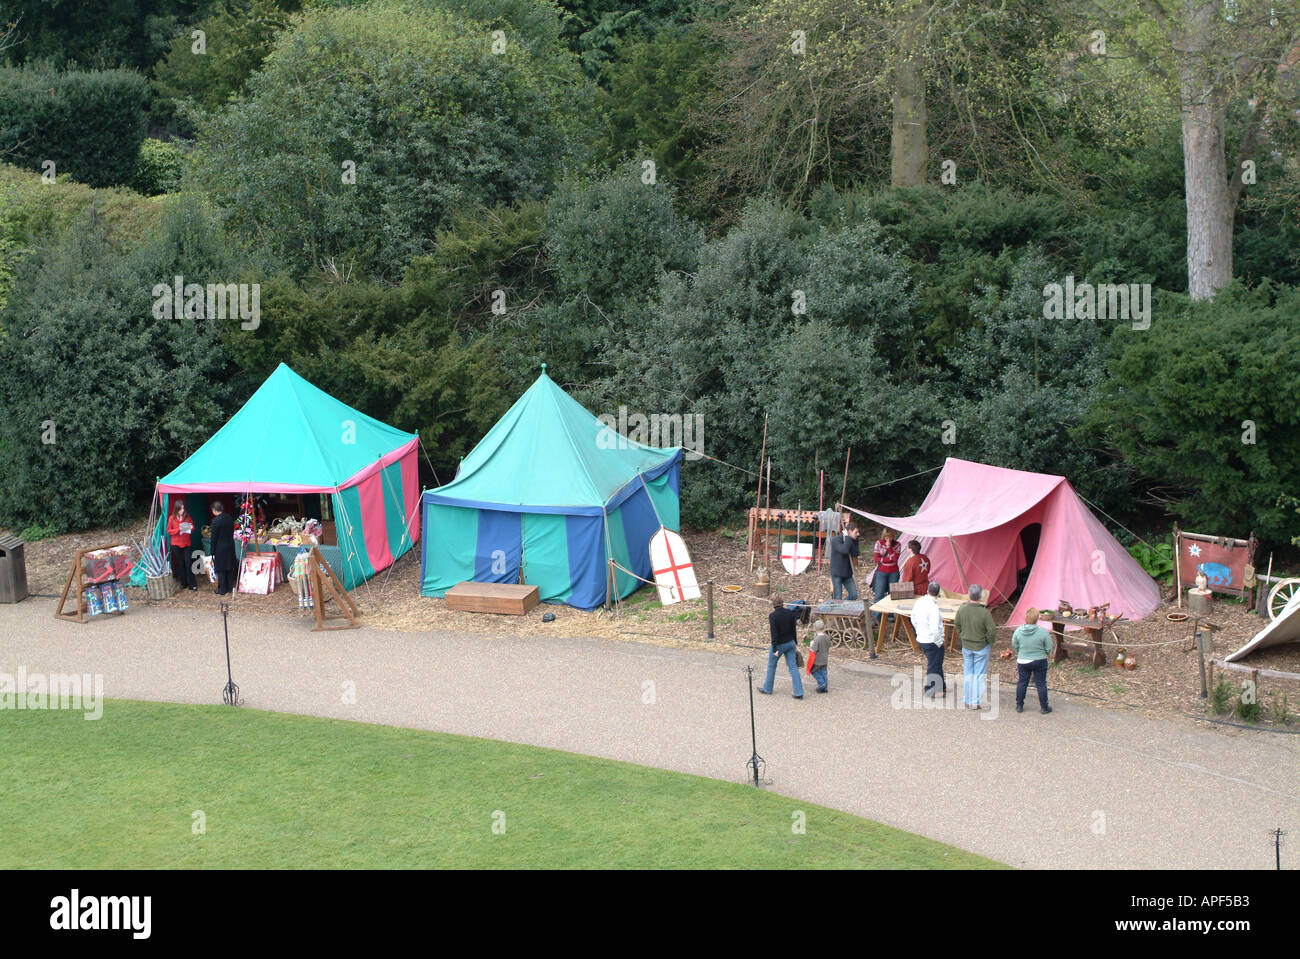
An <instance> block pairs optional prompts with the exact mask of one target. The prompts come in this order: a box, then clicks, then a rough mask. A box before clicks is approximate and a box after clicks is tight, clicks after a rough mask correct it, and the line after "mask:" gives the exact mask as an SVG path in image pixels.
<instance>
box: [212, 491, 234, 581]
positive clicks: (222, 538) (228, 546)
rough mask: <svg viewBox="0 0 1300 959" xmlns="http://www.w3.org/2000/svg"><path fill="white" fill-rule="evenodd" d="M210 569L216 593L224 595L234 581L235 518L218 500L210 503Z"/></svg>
mask: <svg viewBox="0 0 1300 959" xmlns="http://www.w3.org/2000/svg"><path fill="white" fill-rule="evenodd" d="M211 533H212V569H213V571H215V572H216V574H217V595H218V596H225V595H227V594H229V593H230V592H231V590H233V589H234V582H235V518H234V517H233V516H231V515H230V514H229V513H227V512H226V508H225V507H224V506H222V505H221V503H220V501H218V502H215V503H213V504H212V527H211Z"/></svg>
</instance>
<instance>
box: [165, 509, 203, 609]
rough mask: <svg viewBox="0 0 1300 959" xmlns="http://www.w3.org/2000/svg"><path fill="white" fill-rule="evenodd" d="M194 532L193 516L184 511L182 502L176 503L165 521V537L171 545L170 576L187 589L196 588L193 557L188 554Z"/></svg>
mask: <svg viewBox="0 0 1300 959" xmlns="http://www.w3.org/2000/svg"><path fill="white" fill-rule="evenodd" d="M193 532H194V517H192V516H190V514H189V513H187V512H186V511H185V504H184V503H183V502H180V503H177V504H176V512H175V513H174V514H173V515H172V518H171V519H169V520H168V521H167V539H168V541H169V542H170V543H171V547H172V576H174V577H175V578H176V580H177V581H178V582H179V583H180V584H181V585H182V586H184V587H186V588H187V589H198V588H199V587H198V585H197V584H196V583H195V582H194V566H193V557H192V556H191V555H190V553H191V549H190V536H191V534H193Z"/></svg>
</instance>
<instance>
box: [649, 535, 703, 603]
mask: <svg viewBox="0 0 1300 959" xmlns="http://www.w3.org/2000/svg"><path fill="white" fill-rule="evenodd" d="M650 568H651V569H652V570H654V577H655V586H657V587H658V588H659V602H660V603H662V604H663V605H665V606H671V605H672V604H673V603H680V602H681V601H682V600H684V599H699V597H700V586H699V584H698V583H697V582H695V567H694V566H692V565H691V554H690V553H689V552H687V551H686V544H685V543H684V542H682V538H681V537H680V536H678V535H677V534H676V533H674V532H673V531H672V530H670V529H665V528H664V527H662V526H661V527H659V532H657V533H655V534H654V535H653V536H651V537H650Z"/></svg>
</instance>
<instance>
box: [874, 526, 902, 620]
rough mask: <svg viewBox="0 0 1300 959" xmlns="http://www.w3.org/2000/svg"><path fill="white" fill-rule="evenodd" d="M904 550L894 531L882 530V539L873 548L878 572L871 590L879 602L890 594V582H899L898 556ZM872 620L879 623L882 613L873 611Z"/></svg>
mask: <svg viewBox="0 0 1300 959" xmlns="http://www.w3.org/2000/svg"><path fill="white" fill-rule="evenodd" d="M902 551H903V550H902V547H900V546H899V545H898V540H896V539H895V538H894V531H893V530H892V529H884V530H881V532H880V539H878V540H876V546H875V549H873V550H872V557H873V558H874V559H875V561H876V572H875V573H874V574H873V575H872V577H871V591H872V592H873V593H874V594H875V597H876V598H875V601H876V602H877V603H878V602H880V601H881V600H882V599H884V598H885V597H886V596H888V595H889V584H890V583H897V582H898V557H899V554H900V553H901V552H902ZM871 621H872V622H874V623H879V622H880V614H879V613H872V614H871Z"/></svg>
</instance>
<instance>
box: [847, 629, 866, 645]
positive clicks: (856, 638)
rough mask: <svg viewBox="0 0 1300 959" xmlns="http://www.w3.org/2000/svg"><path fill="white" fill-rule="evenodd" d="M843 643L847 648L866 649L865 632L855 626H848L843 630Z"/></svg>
mask: <svg viewBox="0 0 1300 959" xmlns="http://www.w3.org/2000/svg"><path fill="white" fill-rule="evenodd" d="M844 645H845V646H847V647H848V648H849V649H866V648H867V634H866V633H864V632H863V631H862V630H861V628H859V627H857V626H850V627H848V628H847V629H845V630H844Z"/></svg>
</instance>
